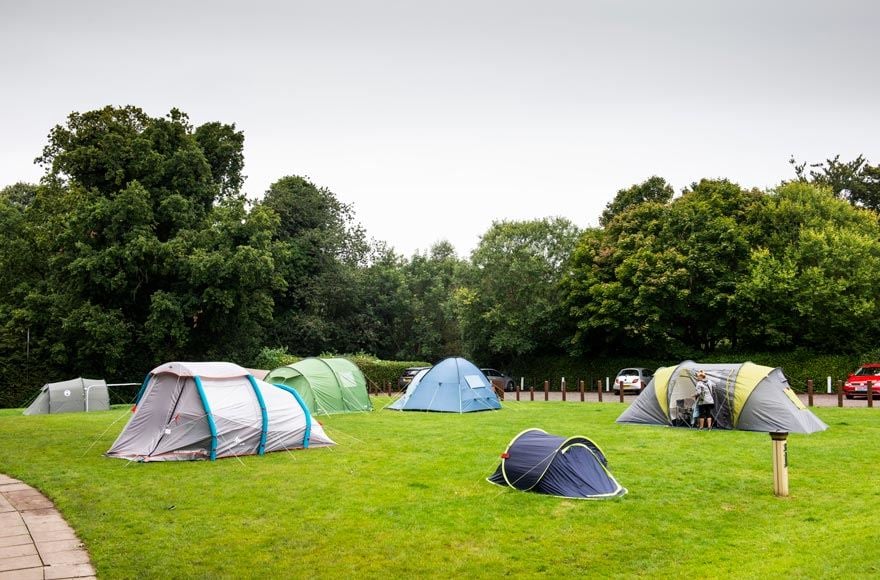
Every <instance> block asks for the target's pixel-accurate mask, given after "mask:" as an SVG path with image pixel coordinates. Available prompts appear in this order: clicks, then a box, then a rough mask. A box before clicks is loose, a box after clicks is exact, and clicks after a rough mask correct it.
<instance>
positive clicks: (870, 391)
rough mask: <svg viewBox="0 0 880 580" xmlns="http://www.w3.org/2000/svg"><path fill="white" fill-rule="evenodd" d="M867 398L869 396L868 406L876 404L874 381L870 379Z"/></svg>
mask: <svg viewBox="0 0 880 580" xmlns="http://www.w3.org/2000/svg"><path fill="white" fill-rule="evenodd" d="M867 398H868V406H869V407H873V406H874V381H868V392H867Z"/></svg>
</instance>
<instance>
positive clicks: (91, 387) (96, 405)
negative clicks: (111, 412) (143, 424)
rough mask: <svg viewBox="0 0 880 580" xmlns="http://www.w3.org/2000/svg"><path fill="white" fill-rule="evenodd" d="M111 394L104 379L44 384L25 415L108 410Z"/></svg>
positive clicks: (72, 380) (81, 379) (79, 379)
mask: <svg viewBox="0 0 880 580" xmlns="http://www.w3.org/2000/svg"><path fill="white" fill-rule="evenodd" d="M109 408H110V395H109V394H108V393H107V383H105V382H104V380H103V379H83V378H78V379H71V380H69V381H62V382H60V383H49V384H46V385H43V388H42V389H40V394H39V395H37V398H36V399H34V402H33V403H31V404H30V406H29V407H28V408H27V409H25V411H24V414H25V415H46V414H54V413H80V412H83V411H106V410H108V409H109Z"/></svg>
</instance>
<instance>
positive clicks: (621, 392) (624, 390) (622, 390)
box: [620, 383, 626, 403]
mask: <svg viewBox="0 0 880 580" xmlns="http://www.w3.org/2000/svg"><path fill="white" fill-rule="evenodd" d="M625 392H626V389H624V388H623V384H622V383H621V385H620V402H621V403H622V402H623V394H624V393H625Z"/></svg>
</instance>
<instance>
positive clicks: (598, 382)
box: [596, 379, 602, 403]
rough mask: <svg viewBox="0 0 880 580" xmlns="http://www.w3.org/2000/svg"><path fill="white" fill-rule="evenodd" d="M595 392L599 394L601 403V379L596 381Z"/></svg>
mask: <svg viewBox="0 0 880 580" xmlns="http://www.w3.org/2000/svg"><path fill="white" fill-rule="evenodd" d="M596 392H598V393H599V402H600V403H601V402H602V379H596Z"/></svg>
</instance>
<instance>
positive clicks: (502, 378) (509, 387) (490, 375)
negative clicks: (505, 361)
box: [480, 369, 515, 391]
mask: <svg viewBox="0 0 880 580" xmlns="http://www.w3.org/2000/svg"><path fill="white" fill-rule="evenodd" d="M480 370H481V371H483V374H484V375H486V378H487V379H489V382H490V383H492V384H493V385H495V386H496V387H498V388H499V389H502V390H504V391H513V389H514V385H515V383H514V382H513V378H512V377H509V376H507V375H505V374H504V373H502V372H501V371H496V370H495V369H480Z"/></svg>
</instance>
